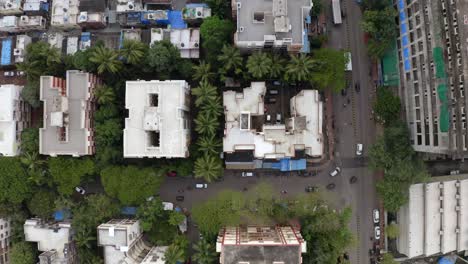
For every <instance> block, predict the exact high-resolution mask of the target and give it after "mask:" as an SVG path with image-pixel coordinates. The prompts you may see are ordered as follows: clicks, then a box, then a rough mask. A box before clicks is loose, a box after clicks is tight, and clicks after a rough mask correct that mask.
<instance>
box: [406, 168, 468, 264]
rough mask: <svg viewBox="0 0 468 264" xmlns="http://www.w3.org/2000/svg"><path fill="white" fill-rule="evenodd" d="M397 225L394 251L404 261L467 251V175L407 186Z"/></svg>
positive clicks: (446, 177) (434, 179) (445, 177)
mask: <svg viewBox="0 0 468 264" xmlns="http://www.w3.org/2000/svg"><path fill="white" fill-rule="evenodd" d="M397 222H398V225H399V230H400V236H399V237H398V239H397V249H398V251H399V252H400V253H402V254H404V255H406V256H407V257H408V258H414V257H421V256H432V255H438V254H446V253H449V252H462V251H465V250H468V174H464V175H457V176H443V177H437V178H431V180H430V181H429V182H426V183H418V184H413V185H411V186H410V188H409V199H408V203H407V204H406V205H405V206H403V207H402V208H401V209H400V211H399V212H398V219H397Z"/></svg>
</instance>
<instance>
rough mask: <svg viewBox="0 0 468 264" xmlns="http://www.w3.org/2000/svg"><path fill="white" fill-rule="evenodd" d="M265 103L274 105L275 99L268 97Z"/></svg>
mask: <svg viewBox="0 0 468 264" xmlns="http://www.w3.org/2000/svg"><path fill="white" fill-rule="evenodd" d="M266 103H267V104H274V103H276V98H273V97H268V98H267V100H266Z"/></svg>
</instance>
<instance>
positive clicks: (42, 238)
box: [24, 218, 72, 263]
mask: <svg viewBox="0 0 468 264" xmlns="http://www.w3.org/2000/svg"><path fill="white" fill-rule="evenodd" d="M24 237H25V240H26V241H28V242H37V248H38V250H39V251H41V252H47V251H55V252H57V256H58V257H59V258H62V259H63V258H66V257H67V256H65V253H64V249H65V248H66V247H67V244H69V243H70V242H71V237H72V230H71V223H68V222H59V223H54V224H48V223H43V222H42V221H41V220H40V219H37V218H33V219H29V220H26V222H25V223H24ZM59 263H62V262H59ZM63 263H66V262H63Z"/></svg>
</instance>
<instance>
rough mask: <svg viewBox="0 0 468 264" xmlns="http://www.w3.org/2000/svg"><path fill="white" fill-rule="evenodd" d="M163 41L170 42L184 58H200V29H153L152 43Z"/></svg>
mask: <svg viewBox="0 0 468 264" xmlns="http://www.w3.org/2000/svg"><path fill="white" fill-rule="evenodd" d="M161 40H169V41H170V42H171V43H172V44H173V45H174V46H176V47H177V48H178V49H179V50H180V57H182V58H199V57H200V51H199V46H200V29H198V28H185V29H162V28H152V29H151V43H154V42H156V41H161Z"/></svg>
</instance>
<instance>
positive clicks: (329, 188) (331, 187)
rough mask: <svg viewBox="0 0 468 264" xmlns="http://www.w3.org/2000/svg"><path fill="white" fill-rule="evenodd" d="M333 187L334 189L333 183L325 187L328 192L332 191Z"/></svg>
mask: <svg viewBox="0 0 468 264" xmlns="http://www.w3.org/2000/svg"><path fill="white" fill-rule="evenodd" d="M335 187H336V185H335V184H334V183H330V184H328V185H327V189H328V190H333V189H335Z"/></svg>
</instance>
